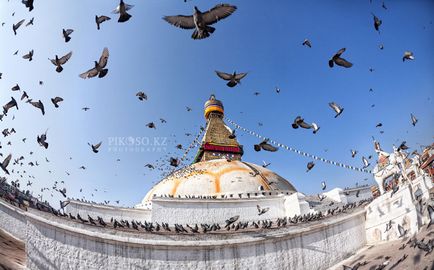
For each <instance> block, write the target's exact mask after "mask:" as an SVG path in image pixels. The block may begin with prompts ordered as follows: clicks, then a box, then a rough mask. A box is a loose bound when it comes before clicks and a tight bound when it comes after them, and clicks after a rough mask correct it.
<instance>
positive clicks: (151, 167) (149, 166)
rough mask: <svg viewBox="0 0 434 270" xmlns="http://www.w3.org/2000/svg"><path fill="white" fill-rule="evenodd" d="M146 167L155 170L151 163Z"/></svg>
mask: <svg viewBox="0 0 434 270" xmlns="http://www.w3.org/2000/svg"><path fill="white" fill-rule="evenodd" d="M145 167H148V168H149V169H151V170H152V169H154V168H155V167H154V165H152V164H149V163H148V164H146V165H145Z"/></svg>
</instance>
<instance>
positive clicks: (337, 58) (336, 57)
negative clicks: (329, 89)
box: [329, 48, 353, 68]
mask: <svg viewBox="0 0 434 270" xmlns="http://www.w3.org/2000/svg"><path fill="white" fill-rule="evenodd" d="M345 50H346V49H345V48H342V49H340V50H339V51H338V52H337V53H336V54H335V55H333V57H332V58H331V59H330V60H329V67H331V68H332V67H333V66H334V64H336V65H338V66H341V67H345V68H350V67H352V66H353V64H352V63H350V62H348V61H347V60H345V59H344V58H341V55H342V54H343V53H344V52H345Z"/></svg>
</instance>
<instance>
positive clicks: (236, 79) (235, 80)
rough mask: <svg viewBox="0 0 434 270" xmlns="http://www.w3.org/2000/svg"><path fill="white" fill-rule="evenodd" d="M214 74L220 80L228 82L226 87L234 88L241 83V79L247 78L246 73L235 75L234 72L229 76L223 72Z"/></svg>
mask: <svg viewBox="0 0 434 270" xmlns="http://www.w3.org/2000/svg"><path fill="white" fill-rule="evenodd" d="M215 73H216V74H217V76H219V77H220V78H221V79H223V80H225V81H229V82H228V83H227V84H226V85H227V86H229V87H234V86H235V85H237V84H240V83H241V79H242V78H244V77H246V76H247V73H238V74H237V73H236V71H234V73H232V74H229V73H225V72H220V71H217V70H216V71H215Z"/></svg>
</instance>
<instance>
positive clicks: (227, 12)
mask: <svg viewBox="0 0 434 270" xmlns="http://www.w3.org/2000/svg"><path fill="white" fill-rule="evenodd" d="M22 3H23V4H24V6H25V7H26V8H28V10H29V12H31V11H32V10H33V9H34V8H35V7H34V1H31V0H25V1H22ZM133 7H134V6H133V5H129V4H127V3H125V2H124V1H123V0H120V2H119V4H118V5H117V6H116V8H115V9H114V10H113V11H112V13H113V14H117V15H118V18H117V21H118V23H125V22H127V21H129V20H130V19H131V18H132V15H131V14H129V13H128V12H129V11H130V10H131V9H132V8H133ZM383 8H385V5H383ZM385 9H386V8H385ZM236 10H237V7H236V6H234V5H231V4H218V5H216V6H214V7H212V8H211V9H209V10H208V11H204V12H202V11H200V10H199V8H198V7H196V6H195V7H194V12H193V14H188V15H173V16H165V17H163V20H164V21H166V22H167V23H169V24H171V25H173V26H175V27H178V28H181V29H184V30H193V32H192V35H191V38H192V39H195V40H196V39H205V38H209V37H210V36H211V35H212V33H214V32H215V30H216V29H215V27H214V26H215V24H216V23H217V22H218V21H220V20H222V19H225V18H228V17H229V16H231V15H232V14H234V13H235V12H236ZM13 15H14V14H13ZM372 15H373V25H374V29H375V30H376V31H380V28H381V25H382V20H381V19H380V18H379V17H377V16H376V15H374V14H372ZM110 20H111V18H110V17H109V16H107V15H95V25H96V29H97V30H100V29H101V27H103V24H104V23H106V22H107V21H110ZM25 22H26V20H25V19H22V20H19V21H18V22H16V23H14V24H13V25H12V31H13V34H14V35H18V34H19V32H20V29H21V27H22V26H23V25H25V26H30V25H33V23H34V18H31V19H30V20H29V21H28V22H27V23H26V24H25ZM2 25H4V23H2ZM73 35H74V29H69V28H66V29H65V28H63V29H62V37H63V39H64V42H65V43H68V42H70V41H71V40H72V39H73ZM302 46H306V47H307V48H314V44H312V42H311V41H310V40H309V39H305V40H304V41H303V43H302ZM380 49H381V50H382V49H384V46H383V45H382V44H381V45H380ZM17 53H18V51H17V52H15V54H17ZM344 53H346V48H341V49H340V50H338V51H337V52H336V53H335V54H333V55H332V56H331V57H330V59H329V60H328V65H329V67H330V68H334V67H343V68H351V67H352V66H353V64H352V63H351V62H350V61H348V60H347V59H345V58H343V54H344ZM34 54H35V52H34V50H30V51H29V52H28V53H26V54H25V55H23V56H22V58H23V59H26V60H28V61H32V60H33V57H34ZM109 56H110V54H109V49H108V48H103V50H102V53H101V56H100V57H99V59H98V60H97V61H94V63H93V65H92V66H91V67H90V68H88V69H87V70H86V71H84V72H82V73H80V74H79V77H80V78H83V79H90V78H95V77H98V78H104V77H105V76H107V74H108V72H109V69H108V60H109ZM72 57H73V52H72V51H70V52H68V53H66V54H65V55H60V56H59V55H57V54H56V55H54V57H53V58H50V59H48V60H49V61H50V62H51V63H52V64H53V65H54V67H55V71H56V72H58V73H61V72H62V71H63V69H64V66H65V65H66V64H67V63H68V61H69V60H70V59H71V58H72ZM414 59H415V57H414V54H413V52H411V51H405V52H404V53H403V56H402V61H409V60H414ZM215 73H216V75H217V76H218V77H219V78H220V79H222V80H224V81H226V82H227V83H226V85H227V86H228V87H235V86H237V85H238V84H240V83H241V80H243V79H244V78H246V76H247V73H246V72H241V73H238V72H236V71H234V72H222V71H215ZM2 75H3V74H2V73H0V79H1V76H2ZM40 84H41V85H42V84H43V82H42V81H40ZM11 90H12V92H22V94H21V97H20V99H18V98H17V99H16V98H14V97H13V96H12V97H11V100H10V101H8V102H7V103H6V104H4V105H3V112H2V114H0V120H2V119H3V117H7V116H8V114H10V113H11V110H14V109H16V110H18V109H19V107H21V106H22V105H21V104H20V102H24V101H25V104H29V105H32V106H33V107H34V108H36V109H38V110H39V111H40V112H41V114H42V115H45V113H46V106H47V105H46V104H45V102H43V101H42V100H40V99H38V100H36V99H33V98H31V97H30V96H29V95H28V93H27V92H26V91H24V90H22V89H21V87H20V86H19V84H18V83H17V84H16V85H14V86H13V87H12V88H11ZM276 93H278V94H279V93H280V89H279V88H278V87H276ZM255 95H259V92H255ZM136 97H137V98H138V99H139V100H140V101H146V100H148V96H147V94H146V93H144V92H143V91H139V92H137V93H136ZM50 101H51V103H52V105H53V106H54V107H55V108H60V106H61V103H62V102H63V101H64V100H63V98H62V97H59V96H55V97H52V98H50ZM328 105H329V106H330V108H331V109H332V110H333V111H334V113H335V114H334V117H335V118H337V117H339V116H340V115H341V114H342V113H343V112H344V108H343V107H342V106H341V105H339V104H337V103H336V102H334V101H332V102H330V103H329V104H328ZM82 110H83V111H88V110H90V108H89V107H83V108H82ZM186 110H187V111H191V108H190V107H186ZM13 118H14V116H13ZM160 122H161V124H164V123H166V122H167V121H166V120H165V119H163V118H160ZM411 122H412V125H413V126H415V125H416V123H417V122H418V119H417V118H416V116H414V115H413V114H411ZM157 124H158V123H156V122H149V123H147V124H146V126H147V127H148V128H150V129H156V128H157ZM380 124H381V123H379V125H377V127H381V126H382V125H380ZM292 127H293V128H294V129H298V128H302V129H311V130H313V133H314V134H317V133H318V132H320V126H319V125H318V124H317V123H315V122H307V121H305V120H304V118H303V117H301V116H297V117H296V118H295V119H294V121H293V123H292ZM2 133H3V135H4V137H7V136H10V135H11V134H14V133H16V131H15V129H14V128H11V129H9V128H7V129H4V130H3V132H2ZM186 135H187V136H190V135H191V134H190V133H186ZM235 137H236V135H235V130H234V131H233V132H232V134H231V135H230V138H235ZM22 141H23V142H24V143H25V142H26V138H23V139H22ZM36 142H37V144H38V145H39V146H41V147H42V148H44V149H47V148H48V147H49V141H48V134H47V131H46V132H44V133H42V134H40V135H38V136H37V138H36ZM102 143H103V142H102V141H100V142H97V143H90V142H89V143H88V145H89V147H90V150H91V151H92V152H93V153H95V154H97V153H98V152H99V151H100V149H101V147H102ZM403 144H404V146H405V142H403ZM7 145H11V142H8V143H7ZM0 148H1V145H0ZM253 148H254V150H255V151H261V150H264V151H270V152H275V151H277V150H278V148H277V147H275V146H273V145H271V144H270V143H269V142H268V140H263V141H261V142H259V143H258V144H255V145H254V146H253ZM176 149H178V150H185V148H184V147H183V146H182V145H180V144H178V145H177V146H176ZM32 153H33V152H30V153H29V154H30V155H31V154H32ZM356 154H357V150H351V156H352V157H353V158H354V157H355V156H356ZM0 156H3V153H0ZM25 159H26V158H25V157H24V156H20V157H19V158H18V159H15V160H14V162H13V165H20V166H23V165H25V164H24V160H25ZM27 159H30V158H27ZM369 159H370V157H369V158H365V157H364V156H363V157H362V162H363V168H367V167H368V166H370V162H369ZM46 160H47V162H48V159H47V158H46ZM11 161H13V159H12V154H8V155H6V156H5V157H4V159H3V161H2V162H1V163H0V167H1V169H2V170H3V172H4V173H5V174H7V175H9V174H10V173H17V174H18V175H19V176H21V178H23V174H26V173H27V172H26V170H18V169H12V170H9V169H8V167H9V166H10V164H11ZM117 161H119V159H117ZM31 164H33V165H31ZM39 164H41V163H40V162H38V161H33V160H31V161H29V162H28V165H29V166H39ZM180 164H181V160H180V159H179V158H176V157H174V156H165V157H162V158H160V159H159V160H157V161H156V162H155V163H153V164H151V163H147V164H145V165H144V166H145V167H146V168H148V169H149V170H153V169H155V168H158V169H159V170H160V171H164V170H165V169H167V165H168V166H169V168H170V167H172V168H173V167H178V166H179V165H180ZM268 165H270V163H266V162H264V165H263V167H267V166H268ZM164 166H166V167H165V169H163V168H162V167H164ZM314 166H315V163H314V162H313V161H310V162H308V163H307V165H306V168H307V172H308V171H310V170H312V169H313V168H314ZM79 169H81V170H85V169H86V166H84V165H82V166H80V167H79ZM65 173H66V174H67V175H70V173H69V172H65ZM29 178H34V176H32V175H29ZM14 183H15V184H17V185H19V183H18V180H17V181H15V182H14ZM54 186H55V185H54ZM325 186H326V185H325V182H324V181H323V182H322V186H321V188H322V190H324V189H325ZM46 189H47V190H49V188H46ZM44 190H45V189H44ZM52 190H56V189H52ZM61 190H65V188H63V189H61ZM65 192H66V191H65ZM51 196H53V194H51Z"/></svg>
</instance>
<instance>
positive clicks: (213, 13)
mask: <svg viewBox="0 0 434 270" xmlns="http://www.w3.org/2000/svg"><path fill="white" fill-rule="evenodd" d="M236 9H237V7H236V6H232V5H229V4H218V5H216V6H215V7H213V8H212V9H210V10H208V11H207V12H204V13H202V12H201V11H200V10H199V9H198V8H197V7H196V6H195V7H194V13H193V15H190V16H185V15H177V16H165V17H163V20H165V21H166V22H168V23H170V24H172V25H174V26H176V27H179V28H182V29H194V32H193V34H192V35H191V38H192V39H204V38H207V37H209V36H210V34H211V33H214V31H215V28H214V27H211V26H209V25H212V24H214V23H216V22H218V21H219V20H221V19H224V18H226V17H228V16H230V15H231V14H232V13H234V12H235V10H236Z"/></svg>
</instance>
